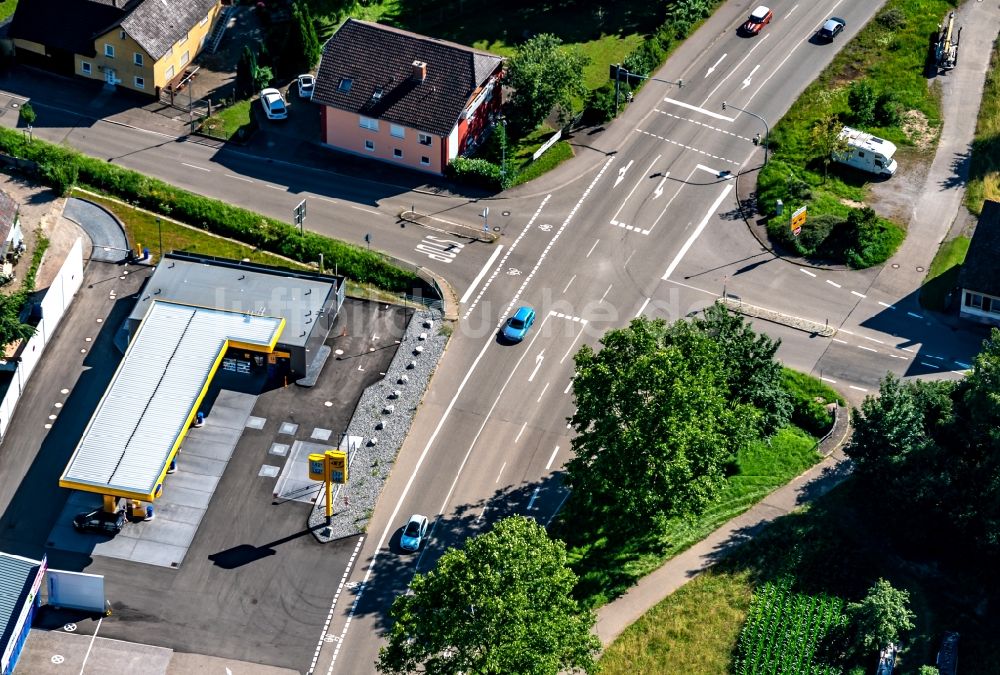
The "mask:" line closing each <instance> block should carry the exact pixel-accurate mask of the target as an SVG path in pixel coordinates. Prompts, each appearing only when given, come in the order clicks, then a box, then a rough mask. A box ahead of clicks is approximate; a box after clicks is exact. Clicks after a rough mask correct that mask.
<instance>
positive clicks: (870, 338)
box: [861, 335, 885, 345]
mask: <svg viewBox="0 0 1000 675" xmlns="http://www.w3.org/2000/svg"><path fill="white" fill-rule="evenodd" d="M861 337H863V338H864V339H866V340H871V341H872V342H877V343H879V344H880V345H884V344H885V342H883V341H882V340H879V339H877V338H873V337H868V336H867V335H862V336H861Z"/></svg>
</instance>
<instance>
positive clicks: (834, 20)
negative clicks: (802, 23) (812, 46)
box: [818, 16, 847, 42]
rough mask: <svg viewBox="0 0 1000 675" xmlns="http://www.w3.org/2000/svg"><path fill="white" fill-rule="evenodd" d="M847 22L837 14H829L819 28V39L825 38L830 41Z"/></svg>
mask: <svg viewBox="0 0 1000 675" xmlns="http://www.w3.org/2000/svg"><path fill="white" fill-rule="evenodd" d="M846 25H847V22H846V21H844V20H843V19H841V18H840V17H839V16H831V17H830V18H829V19H827V20H826V23H824V24H823V27H822V28H820V29H819V33H818V36H819V39H820V40H826V41H827V42H832V41H833V38H835V37H837V36H838V35H840V33H841V31H843V30H844V26H846Z"/></svg>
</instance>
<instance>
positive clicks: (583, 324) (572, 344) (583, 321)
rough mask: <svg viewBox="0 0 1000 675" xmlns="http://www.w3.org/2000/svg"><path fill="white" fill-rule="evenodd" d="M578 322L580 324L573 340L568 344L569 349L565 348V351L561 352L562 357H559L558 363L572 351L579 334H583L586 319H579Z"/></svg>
mask: <svg viewBox="0 0 1000 675" xmlns="http://www.w3.org/2000/svg"><path fill="white" fill-rule="evenodd" d="M580 323H581V324H582V325H581V326H580V332H579V333H577V334H576V337H575V338H573V341H572V342H571V343H570V344H569V349H567V350H566V353H565V354H563V357H562V358H561V359H559V363H560V364H562V362H563V361H565V360H566V357H567V356H569V355H570V352H572V351H573V346H574V345H575V344H576V341H577V340H579V339H580V336H581V335H583V329H584V328H586V326H587V321H586V319H580Z"/></svg>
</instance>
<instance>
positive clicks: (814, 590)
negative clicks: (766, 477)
mask: <svg viewBox="0 0 1000 675" xmlns="http://www.w3.org/2000/svg"><path fill="white" fill-rule="evenodd" d="M856 489H857V488H856V487H855V486H854V484H853V482H852V481H848V482H847V483H845V484H844V485H843V486H841V487H839V488H837V489H836V490H834V491H833V492H831V493H829V494H828V495H827V496H825V497H823V498H821V499H819V500H817V502H815V503H814V504H813V505H812V506H811V507H810V508H808V509H803V510H801V511H798V512H796V513H793V514H791V515H789V516H786V517H784V518H781V519H779V520H778V521H776V522H775V523H774V524H773V525H771V526H770V527H769V528H767V529H766V530H765V531H764V532H763V533H761V534H760V535H759V536H758V537H756V538H755V539H753V540H751V541H750V542H749V543H747V544H745V545H743V546H741V547H740V548H738V549H736V550H735V551H734V552H733V553H732V554H731V555H730V556H729V557H728V558H726V559H724V560H723V561H722V562H721V563H719V564H718V565H716V566H715V567H714V568H713V569H712V570H710V571H708V572H706V573H705V574H703V575H701V576H699V577H698V578H696V579H695V580H693V581H692V582H690V583H689V584H687V585H685V586H684V587H682V588H681V589H680V590H678V591H677V592H676V593H674V594H672V595H671V596H668V597H667V598H665V599H664V600H663V601H662V602H660V603H659V604H658V605H656V606H655V607H654V608H653V609H651V610H650V611H649V612H647V613H646V615H644V616H643V617H642V618H640V619H639V620H638V621H637V622H636V623H634V624H633V625H632V626H630V627H629V628H628V629H627V630H626V631H625V632H624V633H622V635H621V636H620V637H619V638H618V639H617V640H616V641H615V642H614V643H613V644H612V645H610V646H609V647H608V649H607V650H606V652H605V655H604V657H603V658H602V660H601V665H602V667H603V669H602V670H603V672H605V673H625V672H630V673H631V672H642V673H654V674H655V673H685V674H692V675H699V674H702V673H704V674H706V675H707V674H709V673H712V674H715V673H726V672H731V667H732V657H733V655H734V652H735V649H736V644H737V638H738V635H739V631H740V629H741V627H742V624H743V622H744V620H745V617H746V615H747V611H748V606H749V603H750V592H751V591H756V590H757V589H760V588H762V587H763V585H764V584H765V583H766V582H768V581H775V580H777V579H778V578H779V577H786V578H787V577H791V579H792V583H793V586H794V588H795V590H796V591H797V592H799V593H804V594H813V595H815V594H828V595H832V596H835V597H839V598H841V599H843V600H845V601H848V602H851V601H856V600H857V599H859V598H860V597H861V596H862V595H863V594H864V592H865V591H866V589H867V588H868V587H870V586H871V584H872V583H874V581H875V580H877V579H878V578H885V579H887V580H889V581H890V583H892V584H893V586H895V587H896V588H900V589H903V590H906V591H908V592H909V593H910V607H911V609H912V610H913V611H914V612H915V613H916V619H915V624H916V628H915V629H914V630H913V631H912V632H911V633H910V634H909V635H908V636H907V639H906V641H905V643H904V645H905V650H904V651H903V652H902V654H901V656H900V658H899V661H898V663H897V668H896V670H895V672H896V673H897V674H898V675H913V674H915V673H916V672H917V671H918V669H919V667H920V665H922V664H933V663H934V658H935V655H936V653H937V648H938V645H939V643H940V640H941V635H942V634H943V633H944V631H947V630H955V631H958V632H959V633H960V634H961V647H960V653H961V662H962V672H963V673H965V674H971V675H980V674H981V675H987V674H990V675H994V674H995V673H998V672H1000V642H998V641H997V640H996V635H997V634H998V633H1000V612H998V611H997V609H996V606H995V602H996V601H995V597H996V592H997V588H996V587H995V585H993V586H992V587H991V586H989V585H988V584H987V585H985V586H984V585H983V580H982V579H981V578H970V577H969V576H968V572H969V570H968V569H966V568H962V567H957V566H955V565H949V564H947V563H939V562H937V561H934V560H929V559H923V558H921V557H920V553H921V552H916V555H913V554H907V553H906V552H904V551H900V550H897V549H895V548H893V545H892V542H891V541H890V540H889V539H887V538H886V537H884V536H882V535H883V534H884V533H882V532H881V531H880V524H879V523H878V522H877V521H876V520H873V519H872V518H871V516H870V515H869V514H868V513H867V512H866V511H865V510H864V509H863V507H862V506H860V505H861V504H863V503H864V501H863V499H862V498H861V495H859V494H857V493H856V492H855V491H856ZM960 564H963V565H968V566H969V567H971V568H973V569H974V567H975V561H968V562H967V563H960ZM987 598H989V599H990V600H991V602H987ZM874 661H875V657H874V655H872V658H871V659H870V663H869V662H868V661H866V662H865V665H866V667H867V669H864V670H862V671H859V672H873V671H872V669H871V668H872V665H873V664H874ZM801 672H815V671H812V670H809V671H805V670H803V671H801ZM850 672H853V671H850Z"/></svg>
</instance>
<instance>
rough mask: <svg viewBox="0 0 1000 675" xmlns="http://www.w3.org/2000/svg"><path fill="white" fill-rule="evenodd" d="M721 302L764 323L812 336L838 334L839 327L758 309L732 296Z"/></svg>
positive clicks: (761, 308) (724, 298)
mask: <svg viewBox="0 0 1000 675" xmlns="http://www.w3.org/2000/svg"><path fill="white" fill-rule="evenodd" d="M719 300H720V301H721V302H722V304H723V305H725V306H726V307H727V308H729V309H731V310H732V311H734V312H736V313H737V314H742V315H744V316H749V317H752V318H755V319H763V320H764V321H770V322H771V323H777V324H780V325H782V326H788V327H789V328H794V329H795V330H800V331H803V332H806V333H809V334H811V335H819V336H821V337H833V336H834V335H836V334H837V327H836V326H831V325H830V324H829V323H826V324H822V323H818V322H816V321H810V320H809V319H802V318H799V317H797V316H791V315H790V314H782V313H781V312H776V311H774V310H771V309H767V308H765V307H758V306H757V305H751V304H748V303H745V302H743V301H742V300H738V299H734V298H733V297H732V296H730V295H726V296H725V297H723V298H720V299H719Z"/></svg>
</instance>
